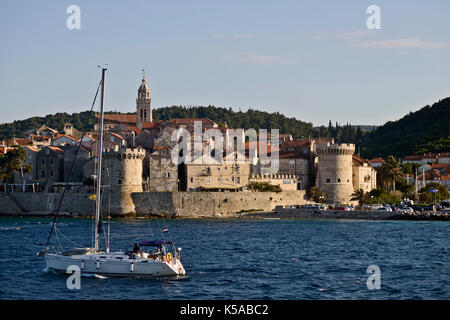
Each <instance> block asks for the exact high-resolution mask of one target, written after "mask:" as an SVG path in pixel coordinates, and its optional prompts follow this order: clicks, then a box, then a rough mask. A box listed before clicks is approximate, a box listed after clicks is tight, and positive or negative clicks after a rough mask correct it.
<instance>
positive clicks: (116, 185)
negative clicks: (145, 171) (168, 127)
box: [103, 147, 145, 214]
mask: <svg viewBox="0 0 450 320" xmlns="http://www.w3.org/2000/svg"><path fill="white" fill-rule="evenodd" d="M103 158H104V166H103V179H104V180H103V181H104V184H105V185H109V186H110V190H111V213H112V214H130V213H134V212H135V207H134V202H133V199H132V197H131V194H132V193H133V192H142V164H143V160H144V158H145V150H144V149H141V148H134V149H133V148H118V147H116V148H115V149H109V150H105V151H104V152H103ZM105 195H107V193H106V192H105ZM103 201H104V202H103V203H106V202H105V201H106V200H105V197H103Z"/></svg>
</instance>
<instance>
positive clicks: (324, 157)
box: [316, 143, 355, 204]
mask: <svg viewBox="0 0 450 320" xmlns="http://www.w3.org/2000/svg"><path fill="white" fill-rule="evenodd" d="M316 153H317V156H318V160H317V176H316V186H317V187H319V188H320V189H322V190H323V191H324V192H325V193H326V194H327V197H328V200H329V201H333V202H340V203H343V204H345V203H350V198H351V194H352V193H353V183H352V156H353V153H355V145H354V144H347V143H343V144H330V143H327V144H322V145H317V148H316Z"/></svg>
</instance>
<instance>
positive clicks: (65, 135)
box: [53, 134, 77, 141]
mask: <svg viewBox="0 0 450 320" xmlns="http://www.w3.org/2000/svg"><path fill="white" fill-rule="evenodd" d="M62 137H66V138H69V139H70V140H73V141H77V139H75V138H74V137H72V136H69V135H67V134H57V135H56V136H55V137H54V139H53V140H56V139H59V138H62Z"/></svg>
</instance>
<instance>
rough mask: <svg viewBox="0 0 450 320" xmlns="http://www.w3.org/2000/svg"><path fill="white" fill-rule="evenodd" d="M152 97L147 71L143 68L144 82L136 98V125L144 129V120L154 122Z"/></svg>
mask: <svg viewBox="0 0 450 320" xmlns="http://www.w3.org/2000/svg"><path fill="white" fill-rule="evenodd" d="M151 104H152V99H151V98H150V89H149V88H148V86H147V81H146V80H145V72H144V70H142V83H141V86H140V87H139V89H138V96H137V99H136V126H137V127H138V128H139V129H142V124H143V123H144V122H152V121H153V116H152V107H151Z"/></svg>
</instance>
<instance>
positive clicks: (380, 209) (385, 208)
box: [377, 207, 392, 212]
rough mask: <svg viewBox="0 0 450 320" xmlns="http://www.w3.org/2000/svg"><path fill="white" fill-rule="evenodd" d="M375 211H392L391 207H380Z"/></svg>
mask: <svg viewBox="0 0 450 320" xmlns="http://www.w3.org/2000/svg"><path fill="white" fill-rule="evenodd" d="M377 211H389V212H392V209H391V207H380V208H378V209H377Z"/></svg>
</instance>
